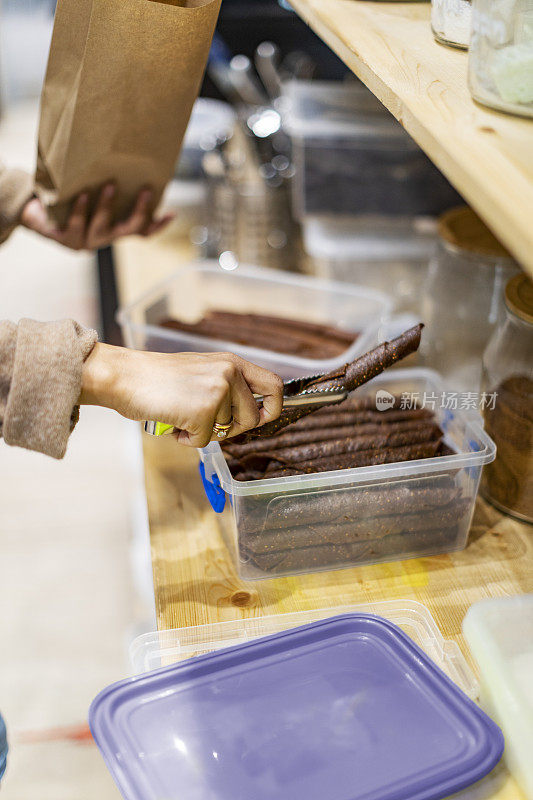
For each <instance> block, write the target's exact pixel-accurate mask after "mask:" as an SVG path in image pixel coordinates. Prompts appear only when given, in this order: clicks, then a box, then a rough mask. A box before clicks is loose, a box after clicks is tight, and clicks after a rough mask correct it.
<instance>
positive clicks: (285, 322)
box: [207, 309, 359, 347]
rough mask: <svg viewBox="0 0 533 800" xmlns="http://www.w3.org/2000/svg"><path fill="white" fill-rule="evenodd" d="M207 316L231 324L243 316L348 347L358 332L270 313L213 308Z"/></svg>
mask: <svg viewBox="0 0 533 800" xmlns="http://www.w3.org/2000/svg"><path fill="white" fill-rule="evenodd" d="M207 316H208V317H209V318H210V319H214V320H218V319H220V320H222V319H226V320H230V321H231V322H232V324H238V323H239V319H240V318H245V319H247V320H248V321H252V322H253V323H255V324H258V325H262V326H264V325H269V326H275V327H277V329H278V330H288V331H291V330H294V331H296V332H297V333H302V332H306V333H310V334H315V335H319V336H321V337H324V336H327V337H328V338H331V339H336V340H338V341H340V342H342V343H343V344H345V345H346V347H348V346H349V345H350V344H352V342H354V341H355V340H356V339H357V337H358V336H359V333H352V332H351V331H346V330H343V329H342V328H334V327H333V326H332V325H327V324H321V323H319V322H308V321H306V320H301V319H292V318H289V317H276V316H272V315H270V314H239V313H237V312H233V311H220V310H219V309H214V310H212V311H209V313H208V314H207Z"/></svg>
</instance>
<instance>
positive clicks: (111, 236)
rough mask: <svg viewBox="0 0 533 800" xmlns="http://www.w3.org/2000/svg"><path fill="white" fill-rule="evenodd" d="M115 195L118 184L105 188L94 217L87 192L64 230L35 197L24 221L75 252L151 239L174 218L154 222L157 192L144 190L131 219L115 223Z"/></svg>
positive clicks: (170, 216) (71, 214)
mask: <svg viewBox="0 0 533 800" xmlns="http://www.w3.org/2000/svg"><path fill="white" fill-rule="evenodd" d="M115 195H116V187H115V185H114V184H112V183H110V184H108V185H107V186H104V188H103V189H102V191H101V192H100V196H99V198H98V200H97V202H96V206H95V208H94V210H93V212H92V214H90V215H89V195H88V193H86V192H83V193H82V194H80V195H79V196H78V198H77V199H76V201H75V202H74V205H73V207H72V211H71V213H70V217H69V218H68V220H67V224H66V225H65V227H64V228H58V227H57V226H56V225H54V223H53V222H51V221H50V220H49V219H48V216H47V213H46V209H45V208H44V206H43V205H42V203H41V201H40V200H39V198H37V197H34V198H33V199H32V200H30V201H29V202H28V203H27V204H26V205H25V207H24V209H23V211H22V215H21V219H20V221H21V224H22V225H24V227H26V228H29V229H30V230H32V231H35V232H36V233H39V234H41V236H44V237H45V238H46V239H52V240H53V241H54V242H59V244H62V245H64V246H65V247H68V248H70V249H71V250H97V249H98V248H100V247H106V246H107V245H109V244H111V243H112V242H114V241H115V239H120V238H121V237H122V236H132V235H134V234H137V235H138V236H151V235H152V234H153V233H157V232H158V231H160V230H162V228H164V227H165V226H166V225H168V223H169V222H170V220H171V219H172V218H173V217H172V215H166V216H163V217H161V218H159V219H154V218H153V216H152V211H151V202H152V198H153V193H152V191H151V190H150V189H143V190H142V191H141V192H139V195H138V197H137V201H136V203H135V207H134V209H133V211H132V212H131V214H130V216H129V217H128V219H127V220H125V221H124V222H119V223H116V224H113V203H114V199H115Z"/></svg>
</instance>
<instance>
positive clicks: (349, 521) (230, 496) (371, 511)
mask: <svg viewBox="0 0 533 800" xmlns="http://www.w3.org/2000/svg"><path fill="white" fill-rule="evenodd" d="M383 390H385V391H386V392H390V393H391V394H395V395H401V394H402V393H404V392H407V393H409V394H413V395H416V394H417V395H418V398H419V400H420V401H422V400H423V398H424V395H425V397H426V407H428V406H432V405H433V404H434V405H435V416H436V419H437V421H438V423H439V425H440V426H441V428H442V430H443V431H444V434H445V442H446V443H447V444H448V445H449V446H451V447H452V448H453V449H454V450H455V451H456V452H455V454H453V455H448V456H441V457H438V458H427V459H421V460H418V461H409V462H402V463H392V464H383V465H380V466H374V467H358V468H354V469H343V470H336V471H332V472H323V473H318V474H315V475H298V476H291V477H281V478H269V479H263V480H259V481H236V480H234V479H233V477H232V476H231V474H230V471H229V468H228V466H227V464H226V461H225V459H224V456H223V453H222V450H221V449H220V446H219V444H217V443H211V444H210V445H209V446H208V447H206V448H205V449H203V450H201V451H200V458H201V464H200V473H201V476H202V479H203V481H204V487H205V489H206V493H207V496H208V498H209V499H210V501H211V504H212V506H213V508H214V510H215V511H216V512H217V514H218V518H219V521H220V526H221V531H222V535H223V538H224V540H225V542H226V545H227V546H228V548H229V549H230V552H232V554H233V557H234V560H235V563H236V565H237V568H238V571H239V574H240V576H241V578H243V579H245V580H253V579H257V578H269V577H277V576H280V575H293V574H298V573H305V572H315V571H319V570H327V569H335V568H341V567H348V566H357V565H361V564H374V563H378V562H382V561H394V560H398V559H402V560H403V559H407V558H415V557H419V556H429V555H435V554H438V553H446V552H451V551H454V550H461V549H463V548H464V547H465V546H466V542H467V538H468V530H469V527H470V522H471V519H472V515H473V512H474V502H475V499H476V495H477V491H478V486H479V480H480V476H481V469H482V467H483V465H484V464H487V463H489V462H490V461H492V460H493V459H494V457H495V452H496V448H495V445H494V443H493V441H492V440H491V439H490V438H489V436H487V434H486V433H485V432H484V430H483V427H482V423H481V418H480V417H479V415H478V414H477V412H472V411H462V410H457V411H452V410H449V409H447V408H441V407H440V406H441V398H442V397H443V393H444V396H445V385H444V384H443V382H442V380H441V379H440V377H439V375H438V374H437V373H436V372H433V371H431V370H425V369H418V368H417V369H397V370H394V371H393V372H389V374H384V375H381V376H379V377H377V378H375V379H374V380H373V381H372V382H371V383H370V384H368V385H367V386H365V387H361V389H358V395H359V396H361V397H364V396H375V395H376V392H381V391H383ZM344 520H346V522H345V524H344V522H343V521H344ZM327 525H334V526H335V533H334V536H332V539H334V541H333V542H331V543H328V544H324V541H325V538H327V537H325V536H324V526H327ZM329 535H330V534H329V531H328V536H329ZM280 554H281V555H280Z"/></svg>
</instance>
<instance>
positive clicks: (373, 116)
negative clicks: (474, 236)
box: [282, 81, 460, 219]
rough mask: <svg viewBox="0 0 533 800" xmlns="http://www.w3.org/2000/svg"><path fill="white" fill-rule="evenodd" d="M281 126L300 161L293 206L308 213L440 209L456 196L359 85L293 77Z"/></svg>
mask: <svg viewBox="0 0 533 800" xmlns="http://www.w3.org/2000/svg"><path fill="white" fill-rule="evenodd" d="M282 112H283V128H284V130H285V132H286V133H287V134H288V135H289V136H290V138H291V142H292V157H293V163H294V166H295V171H296V172H295V178H294V182H293V210H294V214H295V216H296V218H297V219H302V218H303V217H304V215H305V214H354V215H369V214H371V215H375V214H377V215H384V216H401V217H412V216H425V215H435V214H439V213H441V212H442V211H444V210H446V209H447V208H449V207H450V206H451V205H454V204H457V203H458V202H460V198H459V195H458V194H457V193H456V191H455V190H454V189H453V188H452V186H451V185H450V184H449V183H448V181H447V180H446V178H444V176H443V175H442V174H441V173H440V172H439V170H438V169H437V168H436V167H435V166H434V165H433V164H432V162H431V161H430V159H429V158H428V157H427V156H426V155H425V154H424V153H423V151H422V150H421V149H420V148H419V147H418V145H417V144H416V142H415V141H414V140H413V139H412V138H411V137H410V136H409V135H408V134H407V133H406V131H405V130H404V128H403V127H402V126H401V125H400V123H399V122H397V121H396V120H395V119H394V117H393V116H392V114H390V113H389V111H388V110H387V109H386V108H385V106H384V105H382V104H381V103H380V102H379V100H377V98H376V97H375V96H374V95H373V94H372V93H371V92H370V91H369V90H368V89H367V88H366V87H365V86H363V85H362V84H358V83H355V82H354V83H341V82H320V81H290V82H288V83H287V84H285V86H284V88H283V98H282Z"/></svg>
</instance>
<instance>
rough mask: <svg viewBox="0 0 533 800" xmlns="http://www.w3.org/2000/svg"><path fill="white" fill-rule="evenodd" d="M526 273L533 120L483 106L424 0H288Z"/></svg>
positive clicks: (530, 245) (532, 212)
mask: <svg viewBox="0 0 533 800" xmlns="http://www.w3.org/2000/svg"><path fill="white" fill-rule="evenodd" d="M291 5H292V6H293V7H294V9H295V10H296V11H297V12H298V13H299V14H300V16H301V17H302V18H303V19H304V20H305V21H306V22H307V23H308V24H309V25H310V26H311V27H312V28H313V30H314V31H315V32H316V33H317V34H318V35H319V36H320V37H321V38H322V39H323V40H324V41H325V42H327V44H329V45H330V47H331V48H332V49H333V50H334V51H335V52H336V53H337V54H338V55H339V57H340V58H341V59H342V60H343V61H344V62H345V63H346V64H347V66H348V67H349V68H350V69H351V70H352V71H353V72H354V73H355V74H356V75H357V76H358V77H359V78H360V79H361V80H362V81H363V82H364V83H365V84H366V85H367V86H368V88H369V89H370V90H371V91H372V92H373V93H374V94H375V95H376V96H377V97H378V98H379V99H380V100H381V101H382V102H383V103H384V105H385V106H386V107H387V108H388V109H389V110H390V111H391V112H392V113H393V114H394V116H395V117H396V118H397V119H398V120H399V121H400V122H401V123H402V125H404V127H405V128H406V130H407V131H408V132H409V133H410V134H411V136H412V137H413V138H414V139H415V140H416V141H417V142H418V144H419V145H420V146H421V147H422V148H423V150H424V151H425V152H426V153H427V154H428V155H429V157H430V158H431V159H432V160H433V161H434V163H435V164H436V165H437V166H438V167H439V169H441V170H442V172H443V173H444V174H445V175H446V176H447V177H448V179H449V180H450V181H451V183H453V184H454V186H455V187H456V188H457V189H458V191H459V192H461V194H462V195H463V196H464V198H465V199H466V200H467V201H468V202H469V203H470V204H471V205H472V207H473V208H475V209H476V211H477V212H478V213H479V214H480V216H481V217H483V218H484V220H485V221H486V223H487V224H488V225H489V226H490V227H491V228H492V230H493V231H494V232H495V233H496V234H497V236H498V237H499V238H500V239H501V240H502V242H503V243H504V244H505V245H506V246H507V247H508V248H509V250H510V251H511V252H512V253H513V254H514V255H515V256H516V258H517V260H518V261H519V262H520V263H521V264H522V266H523V267H524V268H526V269H527V270H528V271H529V272H530V273H531V274H532V275H533V225H532V220H533V121H532V120H527V119H520V118H518V117H512V116H509V115H506V114H501V113H498V112H496V111H491V110H489V109H485V108H483V107H482V106H480V105H477V104H476V103H474V102H473V100H472V99H471V97H470V93H469V91H468V86H467V80H466V76H467V54H466V53H465V52H462V51H459V50H454V49H452V48H449V47H443V46H441V45H439V44H437V43H436V42H435V41H434V39H433V35H432V33H431V29H430V23H429V15H430V6H429V4H428V3H412V2H403V3H398V2H388V3H382V2H368V0H291Z"/></svg>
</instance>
